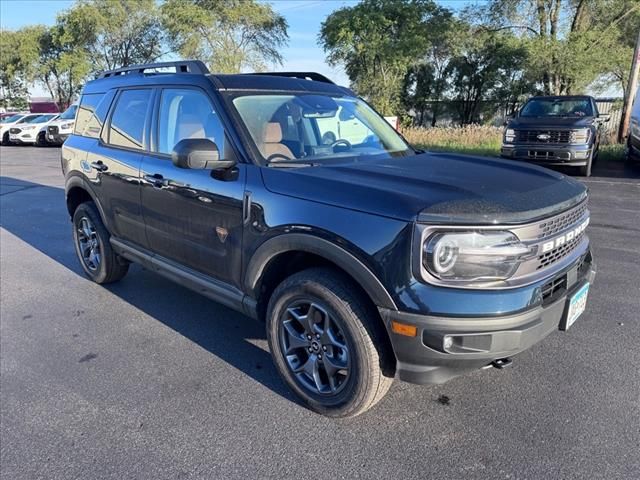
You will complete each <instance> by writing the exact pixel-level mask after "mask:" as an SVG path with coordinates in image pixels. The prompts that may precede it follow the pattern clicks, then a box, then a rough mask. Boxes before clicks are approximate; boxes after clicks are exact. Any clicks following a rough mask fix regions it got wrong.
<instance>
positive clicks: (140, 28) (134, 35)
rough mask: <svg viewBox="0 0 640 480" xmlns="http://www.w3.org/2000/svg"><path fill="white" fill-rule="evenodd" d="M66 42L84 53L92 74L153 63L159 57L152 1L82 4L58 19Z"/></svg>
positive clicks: (95, 0) (93, 0)
mask: <svg viewBox="0 0 640 480" xmlns="http://www.w3.org/2000/svg"><path fill="white" fill-rule="evenodd" d="M58 25H60V26H61V27H62V28H63V30H64V34H65V41H67V42H70V43H72V44H73V45H75V46H76V48H78V49H80V50H83V51H84V52H85V55H86V56H87V58H88V59H89V61H90V62H91V69H92V71H93V72H99V71H102V70H109V69H113V68H118V67H126V66H128V65H135V64H139V63H148V62H152V61H154V60H155V59H157V58H158V57H160V56H161V55H162V29H161V25H160V11H159V8H158V6H157V4H156V2H155V1H154V0H81V1H79V2H78V3H77V4H76V5H74V6H73V8H71V9H70V10H69V11H67V12H65V13H63V14H62V15H60V16H59V17H58Z"/></svg>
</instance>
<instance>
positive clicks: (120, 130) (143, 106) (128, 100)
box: [109, 89, 151, 149]
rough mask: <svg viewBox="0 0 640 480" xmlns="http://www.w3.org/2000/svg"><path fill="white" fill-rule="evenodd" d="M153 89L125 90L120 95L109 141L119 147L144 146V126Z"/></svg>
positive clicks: (112, 120)
mask: <svg viewBox="0 0 640 480" xmlns="http://www.w3.org/2000/svg"><path fill="white" fill-rule="evenodd" d="M150 100H151V90H149V89H140V90H123V91H122V92H121V94H120V96H119V97H118V100H117V103H116V106H115V109H114V111H113V115H112V116H111V124H110V125H109V143H110V144H111V145H116V146H119V147H127V148H137V149H142V148H144V127H145V120H146V117H147V109H148V108H149V102H150Z"/></svg>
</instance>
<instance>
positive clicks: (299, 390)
mask: <svg viewBox="0 0 640 480" xmlns="http://www.w3.org/2000/svg"><path fill="white" fill-rule="evenodd" d="M285 284H286V285H285ZM285 284H283V285H281V286H280V287H278V288H277V289H276V291H275V292H274V295H273V296H272V298H271V301H270V302H269V307H268V310H267V338H268V342H269V348H270V349H271V353H272V356H273V361H274V363H275V364H276V367H277V369H278V372H279V373H280V375H281V377H282V378H283V379H284V381H285V382H286V383H287V385H288V386H289V388H291V390H293V391H294V393H296V394H297V395H298V397H299V398H301V399H302V400H303V402H304V403H306V404H307V405H308V406H309V407H310V408H311V409H312V410H315V411H316V412H318V413H321V414H323V415H328V416H344V412H348V411H350V410H352V409H353V408H354V406H356V405H358V404H359V402H360V401H362V398H363V397H364V395H365V392H366V386H367V384H368V383H369V382H370V381H371V380H370V372H371V368H372V366H371V365H370V361H371V360H370V358H369V356H368V355H367V352H366V350H365V348H364V346H363V343H364V342H362V341H361V335H362V333H361V332H360V330H359V329H358V327H357V326H356V325H355V322H358V321H359V320H358V319H357V318H354V315H353V313H352V312H351V311H350V310H349V309H348V308H346V307H345V305H344V303H343V302H342V300H341V299H340V298H339V297H338V296H337V295H335V294H334V293H333V292H332V291H331V290H330V289H329V288H327V287H326V286H324V285H321V284H319V283H316V282H314V281H310V280H305V281H302V282H300V283H298V284H287V282H286V281H285ZM302 299H304V300H306V301H314V302H316V303H319V304H320V305H321V306H322V307H323V308H325V309H326V310H327V312H328V313H329V314H330V315H332V316H333V318H334V321H336V322H337V323H338V324H339V326H340V329H341V330H342V332H343V336H344V337H345V340H346V342H347V347H348V348H349V355H350V357H349V361H350V367H349V378H348V379H347V382H348V383H347V384H346V385H345V386H344V388H343V389H342V390H341V391H340V392H338V393H337V394H336V395H335V396H326V395H320V394H314V393H313V392H310V391H309V390H307V389H306V388H304V387H303V386H302V385H300V384H299V383H298V382H297V380H296V378H295V376H294V374H293V373H292V372H291V370H290V369H289V366H288V364H287V362H286V360H285V358H284V355H283V352H282V347H281V345H280V336H279V325H280V318H281V317H282V315H283V313H284V311H285V309H286V308H287V307H288V306H289V305H291V304H292V303H294V302H295V301H297V300H302Z"/></svg>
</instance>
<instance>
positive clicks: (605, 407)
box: [0, 147, 640, 480]
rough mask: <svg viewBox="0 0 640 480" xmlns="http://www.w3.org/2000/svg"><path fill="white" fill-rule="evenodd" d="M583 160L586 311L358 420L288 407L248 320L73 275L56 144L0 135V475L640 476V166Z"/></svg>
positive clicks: (132, 283)
mask: <svg viewBox="0 0 640 480" xmlns="http://www.w3.org/2000/svg"><path fill="white" fill-rule="evenodd" d="M611 165H612V166H609V167H607V166H598V167H597V168H596V169H595V174H594V176H593V177H591V178H590V179H587V180H586V181H585V183H587V184H588V186H589V188H590V191H591V204H590V208H591V211H592V221H591V226H590V229H589V232H590V233H589V235H590V237H591V239H592V244H593V250H594V255H595V259H596V261H597V264H598V276H597V278H596V283H595V285H593V287H592V290H591V292H590V298H589V304H588V307H587V312H586V313H585V314H584V315H583V316H582V317H581V318H580V319H579V320H578V322H577V323H576V324H575V325H574V326H573V327H572V329H571V330H570V331H569V332H567V333H561V332H556V333H554V334H552V335H551V336H550V337H548V338H547V339H546V340H545V341H544V342H542V343H540V344H538V345H536V346H535V347H534V348H532V349H531V350H529V351H527V352H525V353H523V354H521V355H519V356H518V357H516V358H515V361H514V364H513V366H512V367H511V368H509V369H505V370H501V371H499V370H495V369H490V370H482V371H478V372H475V373H473V374H470V375H467V376H465V377H462V378H458V379H455V380H453V381H451V382H449V383H447V384H445V385H441V386H431V387H420V386H415V385H409V384H404V383H399V382H396V383H395V385H394V386H393V387H392V389H391V391H390V392H389V394H388V395H387V396H386V397H385V399H384V400H383V401H382V402H381V403H380V404H379V405H378V406H377V407H375V408H374V409H373V410H371V411H370V412H368V413H366V414H364V415H363V416H360V417H357V418H355V419H350V420H344V421H335V420H330V419H326V418H323V417H320V416H318V415H316V414H313V413H312V412H310V411H308V410H306V409H305V408H303V407H301V406H300V405H299V404H298V403H296V401H295V399H294V397H293V395H292V394H291V393H290V392H289V391H288V390H287V389H286V387H285V386H284V384H283V383H282V382H281V381H280V379H279V377H278V376H277V374H276V371H275V369H274V367H273V366H272V363H271V360H270V357H269V353H268V348H267V344H266V340H265V334H264V328H263V325H262V324H260V323H257V322H255V321H252V320H249V319H248V318H245V317H243V316H242V315H240V314H238V313H235V312H233V311H231V310H229V309H226V308H225V307H222V306H220V305H218V304H216V303H214V302H212V301H210V300H207V299H206V298H204V297H201V296H199V295H198V294H196V293H192V292H191V291H188V290H186V289H184V288H182V287H179V286H177V285H175V284H172V283H171V282H169V281H168V280H165V279H163V278H161V277H158V276H156V275H154V274H152V273H149V272H147V271H144V270H143V269H141V268H140V267H133V268H132V269H131V270H130V273H129V275H128V276H127V277H126V278H125V279H124V280H123V281H122V282H120V283H118V284H115V285H112V286H108V287H107V288H104V287H101V286H98V285H95V284H93V283H91V282H90V281H88V280H87V279H86V278H85V277H84V275H83V274H82V272H81V269H80V266H79V264H78V263H77V260H76V258H75V254H74V251H73V246H72V243H71V230H70V223H69V218H68V214H67V212H66V209H65V203H64V191H63V178H62V175H61V172H60V163H59V150H58V149H35V148H30V147H1V148H0V174H1V177H2V179H1V191H0V193H1V196H0V206H1V216H0V224H1V227H2V228H1V229H0V255H1V266H0V281H1V283H0V293H1V307H0V308H1V310H0V316H1V323H0V414H1V417H0V420H1V430H0V474H1V475H0V476H1V477H2V478H3V479H7V480H8V479H11V480H20V479H29V480H35V479H63V478H64V479H98V478H112V479H119V480H120V479H143V478H145V479H146V478H150V479H165V478H166V479H187V478H188V479H191V478H197V479H200V478H202V479H208V478H221V479H234V478H260V479H263V478H264V479H266V478H274V479H284V478H295V479H329V478H331V479H334V478H335V479H338V478H345V479H354V478H367V479H379V478H380V479H405V478H412V479H413V478H416V479H417V478H422V479H436V478H437V479H446V478H451V479H458V478H465V479H466V478H471V479H475V478H478V479H480V478H482V479H484V478H491V479H494V478H495V479H497V478H504V479H539V478H545V479H547V478H548V479H574V478H575V479H600V478H603V479H604V478H606V479H633V478H640V341H639V339H640V315H639V313H638V312H639V311H640V168H637V169H625V168H624V167H623V166H622V164H611Z"/></svg>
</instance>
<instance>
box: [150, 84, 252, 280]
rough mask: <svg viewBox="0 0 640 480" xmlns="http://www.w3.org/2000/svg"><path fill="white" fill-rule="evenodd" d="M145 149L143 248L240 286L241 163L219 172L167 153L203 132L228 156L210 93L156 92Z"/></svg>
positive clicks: (188, 90) (184, 89) (188, 89)
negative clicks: (184, 163) (182, 164)
mask: <svg viewBox="0 0 640 480" xmlns="http://www.w3.org/2000/svg"><path fill="white" fill-rule="evenodd" d="M153 117H154V121H153V123H152V132H153V133H152V136H153V137H154V138H155V139H157V140H154V141H153V142H152V151H151V152H149V153H148V154H146V155H145V156H144V160H143V163H142V172H141V176H142V189H141V204H142V210H143V215H144V220H145V224H146V231H147V238H148V241H149V247H150V249H151V250H152V251H153V252H154V253H156V254H159V255H161V256H162V257H165V258H166V259H168V260H172V261H174V262H176V263H179V264H181V265H183V266H186V267H188V268H190V269H192V270H196V271H198V272H201V273H204V274H206V275H208V276H211V277H214V278H216V279H219V280H221V281H223V282H225V283H229V284H234V285H236V286H239V284H240V270H241V252H242V248H241V247H242V225H243V224H242V210H243V194H244V186H245V176H246V168H245V167H246V165H245V164H241V163H239V164H238V165H237V167H236V171H235V172H234V174H233V175H230V176H228V177H226V178H221V177H220V176H219V175H216V174H215V173H214V172H213V171H212V170H190V169H184V168H178V167H176V166H175V165H174V164H173V162H172V160H171V152H172V150H173V147H174V145H175V144H176V143H178V142H179V141H180V140H182V139H184V138H208V139H210V140H212V141H214V142H215V143H216V144H217V145H218V149H219V150H220V154H221V158H225V157H229V156H233V155H234V152H233V151H232V149H231V146H230V145H229V143H228V142H227V141H226V134H225V128H224V126H223V124H222V122H221V120H220V118H219V116H218V114H217V109H216V107H215V106H214V101H213V99H212V98H211V97H210V96H209V95H208V94H207V93H206V92H205V91H204V90H201V89H199V88H196V87H184V86H180V87H177V86H176V87H166V88H163V89H161V90H160V91H158V95H157V101H156V107H155V113H154V115H153Z"/></svg>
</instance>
